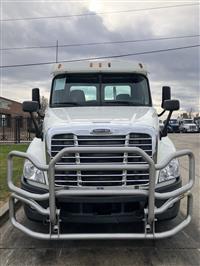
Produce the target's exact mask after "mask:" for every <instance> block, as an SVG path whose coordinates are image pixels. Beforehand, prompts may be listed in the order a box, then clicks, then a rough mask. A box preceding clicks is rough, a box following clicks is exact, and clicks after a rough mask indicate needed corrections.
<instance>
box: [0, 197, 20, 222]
mask: <svg viewBox="0 0 200 266" xmlns="http://www.w3.org/2000/svg"><path fill="white" fill-rule="evenodd" d="M21 205H22V203H21V202H20V201H19V200H18V201H16V203H15V209H16V210H18V209H19V208H20V207H21ZM8 219H9V204H8V202H6V203H5V204H4V205H3V206H2V207H0V227H1V226H2V225H3V224H4V223H5V222H7V221H8Z"/></svg>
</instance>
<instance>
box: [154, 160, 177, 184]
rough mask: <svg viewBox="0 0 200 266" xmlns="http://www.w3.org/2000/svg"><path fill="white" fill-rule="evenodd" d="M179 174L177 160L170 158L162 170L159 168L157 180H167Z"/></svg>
mask: <svg viewBox="0 0 200 266" xmlns="http://www.w3.org/2000/svg"><path fill="white" fill-rule="evenodd" d="M179 176H180V172H179V162H178V160H177V159H173V160H171V162H170V163H169V164H168V165H167V166H166V167H165V168H163V169H162V170H160V174H159V179H158V182H159V183H160V182H164V181H168V180H171V179H174V178H177V177H179Z"/></svg>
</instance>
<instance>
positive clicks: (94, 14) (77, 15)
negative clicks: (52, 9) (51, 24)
mask: <svg viewBox="0 0 200 266" xmlns="http://www.w3.org/2000/svg"><path fill="white" fill-rule="evenodd" d="M196 5H199V3H193V4H182V5H170V6H160V7H149V8H140V9H129V10H120V11H107V12H97V13H83V14H73V15H61V16H46V17H30V18H26V17H25V18H8V19H1V20H0V22H10V21H21V20H41V19H55V18H73V17H84V16H97V15H106V14H120V13H128V12H139V11H148V10H158V9H167V8H177V7H186V6H196Z"/></svg>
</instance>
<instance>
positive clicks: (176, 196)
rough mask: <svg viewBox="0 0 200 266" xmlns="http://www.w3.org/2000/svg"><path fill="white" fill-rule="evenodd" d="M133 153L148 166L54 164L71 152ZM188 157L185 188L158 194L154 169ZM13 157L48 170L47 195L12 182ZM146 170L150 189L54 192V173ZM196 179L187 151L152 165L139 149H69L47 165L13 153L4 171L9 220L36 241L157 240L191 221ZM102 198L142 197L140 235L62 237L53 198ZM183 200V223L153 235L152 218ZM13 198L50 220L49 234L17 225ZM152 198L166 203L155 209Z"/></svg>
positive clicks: (191, 156)
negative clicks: (144, 204)
mask: <svg viewBox="0 0 200 266" xmlns="http://www.w3.org/2000/svg"><path fill="white" fill-rule="evenodd" d="M97 151H98V153H103V152H109V153H115V152H134V153H135V154H138V155H141V156H142V157H143V158H144V160H145V161H146V163H147V164H145V165H141V164H126V163H125V164H118V165H116V164H113V165H111V164H109V165H103V164H88V165H83V164H77V165H56V163H57V162H58V161H59V160H60V158H61V157H62V156H63V155H64V154H66V153H70V152H87V153H92V152H97ZM182 156H188V159H189V180H188V183H187V184H186V185H183V186H182V187H181V188H178V189H176V190H174V191H171V192H165V193H158V192H156V191H155V178H156V177H155V176H156V175H155V173H156V171H157V170H161V169H163V168H164V167H166V166H167V164H168V163H169V162H170V161H171V160H172V159H174V158H178V157H182ZM13 157H20V158H25V159H28V160H30V161H31V162H32V163H33V165H34V166H35V167H37V168H38V169H40V170H42V171H47V173H48V177H49V192H48V193H45V194H35V193H30V192H27V191H25V190H23V189H21V188H19V187H17V186H15V185H14V183H13V178H12V175H13ZM58 169H59V170H83V169H87V170H94V169H95V170H97V169H100V170H103V169H104V170H105V169H106V170H146V169H149V189H148V190H141V189H132V188H127V187H117V188H112V189H111V188H110V189H102V190H97V189H87V188H85V187H84V188H81V187H80V188H77V189H76V190H75V189H74V190H70V189H59V190H55V180H54V174H55V170H58ZM194 180H195V159H194V155H193V153H192V152H191V151H190V150H181V151H177V152H175V153H173V154H171V155H170V156H169V157H168V158H166V159H165V160H164V161H163V162H161V163H160V164H155V163H154V161H153V160H152V158H151V157H150V156H149V155H147V153H145V152H144V151H143V150H142V149H140V148H137V147H109V148H108V147H87V148H84V147H70V148H64V149H63V150H61V151H60V152H59V153H58V154H57V155H56V156H55V157H54V158H53V159H52V160H51V161H50V163H49V165H42V164H40V162H38V161H37V159H36V158H35V157H33V156H32V155H30V154H28V153H24V152H18V151H12V152H10V153H9V154H8V169H7V182H8V187H9V189H10V191H11V192H12V194H11V195H10V201H9V209H10V221H11V223H12V224H13V226H15V227H16V228H18V229H19V230H21V231H22V232H24V233H26V234H27V235H30V236H32V237H34V238H38V239H52V240H53V239H54V240H58V239H68V240H72V239H159V238H165V237H170V236H172V235H174V234H176V233H177V232H179V231H180V230H182V229H183V228H185V227H186V226H187V225H188V224H189V223H190V221H191V215H192V205H193V198H192V194H191V193H190V189H191V188H192V187H193V185H194ZM69 195H70V196H93V195H95V196H105V195H107V196H108V195H118V196H119V195H142V196H144V197H147V198H148V206H147V208H146V209H144V214H145V218H144V232H143V233H73V234H71V233H70V234H62V233H60V230H59V224H60V218H59V213H60V210H59V209H57V208H56V198H59V197H62V196H69ZM184 197H187V215H186V217H185V218H184V220H183V221H182V222H180V223H179V224H178V225H176V226H175V227H173V228H172V229H170V230H168V231H163V232H156V231H155V222H156V219H155V215H156V214H161V213H163V212H165V211H166V210H167V209H168V208H170V206H171V205H173V204H174V203H176V202H178V201H180V200H181V199H183V198H184ZM15 199H18V200H19V201H22V202H24V203H26V204H28V205H29V206H31V207H33V208H34V209H35V210H36V211H38V212H39V213H40V214H42V215H45V216H48V217H49V233H40V232H35V231H33V230H31V229H29V228H27V227H25V226H24V225H22V224H20V223H19V222H18V221H17V219H16V215H15ZM155 199H162V200H166V202H165V203H164V204H163V205H162V206H160V207H159V208H157V207H156V206H155ZM43 200H49V207H48V208H46V209H45V208H43V207H42V206H41V205H40V204H39V203H38V201H43Z"/></svg>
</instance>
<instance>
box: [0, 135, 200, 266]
mask: <svg viewBox="0 0 200 266" xmlns="http://www.w3.org/2000/svg"><path fill="white" fill-rule="evenodd" d="M170 138H171V139H172V140H173V141H174V143H175V145H176V148H177V149H178V150H180V149H183V148H189V149H191V150H192V151H193V152H194V153H195V156H196V183H195V187H194V189H193V194H194V207H193V218H192V222H191V223H190V225H189V226H188V227H186V228H185V229H184V230H183V231H181V232H179V233H178V234H177V235H175V236H173V237H170V238H168V239H162V240H87V241H86V240H82V241H77V240H76V241H41V240H37V239H33V238H31V237H29V236H26V235H25V234H23V233H22V232H20V231H18V230H17V229H15V228H13V227H12V226H11V224H10V222H9V221H8V222H6V223H5V224H4V225H3V226H2V227H1V228H0V265H1V266H5V265H13V266H14V265H15V266H23V265H28V266H32V265H34V266H36V265H37V266H40V265H42V266H44V265H54V266H57V265H72V266H76V265H77V266H78V265H87V266H90V265H91V266H94V265H95V266H96V265H104V266H107V265H108V266H112V265H113V266H118V265H120V266H125V265H173V266H175V265H176V266H179V265H180V266H182V265H185V266H190V265H194V266H198V265H200V182H199V179H200V134H170ZM180 163H181V174H182V176H183V180H184V181H185V180H186V179H187V173H188V165H187V161H186V158H184V159H182V160H181V162H180ZM185 210H186V201H185V200H184V201H183V202H182V204H181V212H180V214H179V215H178V217H177V218H175V219H174V220H172V221H168V222H162V223H160V225H159V227H160V228H161V229H162V228H164V229H166V228H170V227H171V226H173V225H174V224H176V223H177V222H178V221H180V220H181V219H182V218H183V216H184V214H185ZM17 217H18V220H20V221H22V222H23V223H25V224H27V225H28V226H30V227H31V228H35V229H37V230H40V229H43V228H40V227H41V226H40V225H38V224H35V223H31V222H30V221H28V220H27V219H26V218H25V216H24V213H23V209H22V208H21V209H20V210H19V211H18V213H17ZM64 229H65V228H64ZM92 229H94V230H96V229H97V230H98V228H97V226H94V228H91V226H90V227H89V228H88V226H86V227H83V226H80V225H79V226H78V225H77V226H76V227H74V228H70V229H69V228H68V230H74V231H76V230H78V231H81V230H87V231H88V230H89V231H91V230H92ZM132 229H133V231H138V230H141V228H140V225H135V224H129V225H123V226H122V225H116V227H114V226H109V225H104V226H103V230H105V231H106V232H113V231H118V232H121V231H129V230H132ZM44 230H45V229H44Z"/></svg>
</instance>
